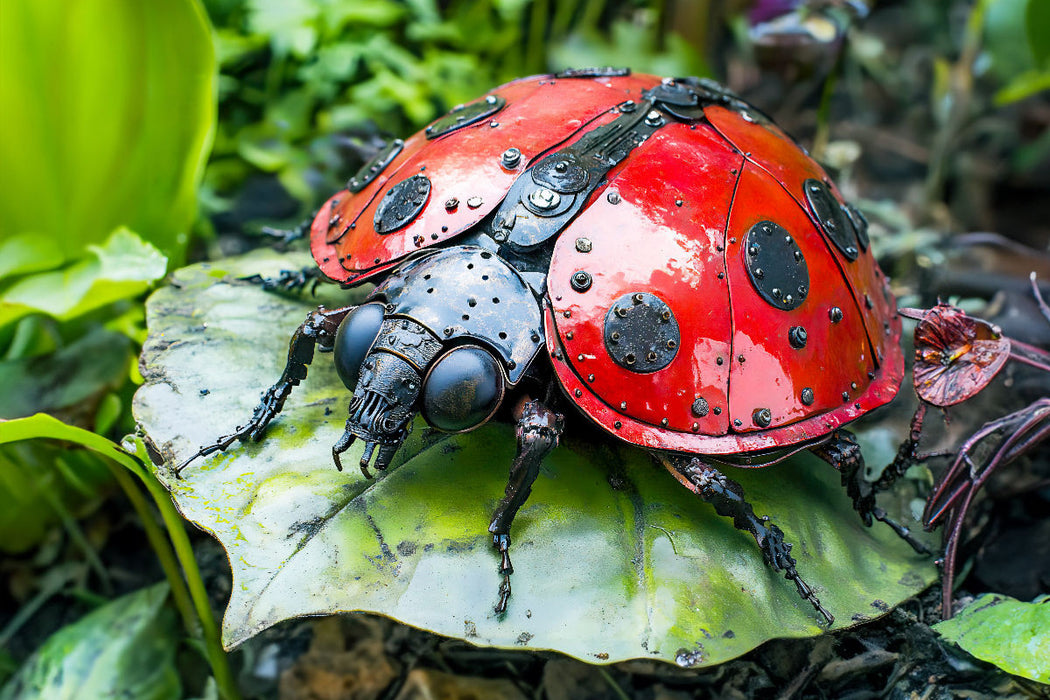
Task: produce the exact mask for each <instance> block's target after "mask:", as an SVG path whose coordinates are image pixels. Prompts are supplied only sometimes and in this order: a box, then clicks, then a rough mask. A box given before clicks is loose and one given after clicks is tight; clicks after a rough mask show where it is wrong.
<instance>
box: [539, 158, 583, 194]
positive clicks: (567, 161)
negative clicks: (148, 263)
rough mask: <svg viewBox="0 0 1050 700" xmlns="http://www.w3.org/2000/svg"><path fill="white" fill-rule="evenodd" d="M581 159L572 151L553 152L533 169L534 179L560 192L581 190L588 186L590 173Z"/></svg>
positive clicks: (570, 192) (569, 192)
mask: <svg viewBox="0 0 1050 700" xmlns="http://www.w3.org/2000/svg"><path fill="white" fill-rule="evenodd" d="M579 160H580V159H579V156H577V154H576V153H574V152H572V151H566V150H562V151H557V152H555V153H552V154H551V155H549V156H547V157H546V158H544V159H543V160H542V161H540V162H539V164H538V165H536V167H534V168H533V169H532V179H533V180H534V181H535V182H536V184H538V185H543V186H545V187H549V188H550V189H552V190H554V191H555V192H558V193H560V194H573V193H575V192H581V191H583V189H584V188H585V187H587V181H588V180H589V179H590V174H589V173H588V172H587V168H586V167H584V165H583V164H582V163H580V162H579Z"/></svg>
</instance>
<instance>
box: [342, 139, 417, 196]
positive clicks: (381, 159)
mask: <svg viewBox="0 0 1050 700" xmlns="http://www.w3.org/2000/svg"><path fill="white" fill-rule="evenodd" d="M404 147H405V142H404V141H402V140H401V139H394V140H392V141H389V142H388V143H387V144H386V145H385V146H383V148H381V149H380V151H379V153H376V154H375V156H373V157H372V159H371V160H369V161H368V162H367V163H365V164H364V165H362V166H361V169H360V170H358V171H357V174H355V175H354V176H353V177H352V178H350V180H349V181H348V182H347V183H346V189H347V190H349V191H350V192H354V193H356V192H360V191H361V190H363V189H364V188H365V187H367V186H368V184H369V183H370V182H372V181H373V180H375V179H376V178H377V177H379V176H380V175H381V174H382V172H383V171H384V170H386V167H387V166H388V165H390V164H391V163H392V162H393V161H394V159H395V158H397V156H398V154H399V153H401V150H402V149H403V148H404Z"/></svg>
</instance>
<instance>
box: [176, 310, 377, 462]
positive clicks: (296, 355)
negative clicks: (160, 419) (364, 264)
mask: <svg viewBox="0 0 1050 700" xmlns="http://www.w3.org/2000/svg"><path fill="white" fill-rule="evenodd" d="M355 308H357V307H355V306H344V307H342V308H340V309H331V310H329V309H326V308H324V307H323V306H318V307H317V309H316V310H314V311H311V312H310V313H309V315H307V317H306V320H305V321H303V323H302V325H301V326H299V327H298V328H297V329H296V330H295V333H294V334H293V335H292V340H291V341H290V342H289V343H288V361H287V362H286V363H285V366H284V372H282V373H281V378H280V379H278V380H277V383H275V384H274V385H273V386H271V387H270V388H269V389H267V390H266V391H264V392H263V394H262V397H261V398H260V401H259V405H258V406H256V407H255V412H254V413H253V414H252V418H251V420H250V421H248V422H247V423H245V424H244V425H242V426H238V427H237V429H236V430H234V431H233V432H232V433H230V434H229V435H224V436H222V437H221V438H219V439H218V440H216V441H215V442H213V443H212V444H210V445H205V446H204V447H201V448H200V449H199V450H197V452H196V454H194V455H193V456H192V457H190V458H189V459H187V460H186V461H184V462H183V463H182V464H180V465H179V466H178V467H176V468H175V476H179V474H180V473H181V472H182V470H183V469H185V468H186V465H188V464H189V463H190V462H192V461H193V460H195V459H197V458H198V457H204V456H206V455H210V454H212V453H213V452H222V451H225V450H226V449H227V448H228V447H229V446H230V445H232V444H233V443H234V442H236V441H237V440H244V439H245V438H251V439H252V440H258V439H259V438H260V437H261V436H262V432H263V430H265V429H266V426H267V425H269V423H270V421H271V420H273V417H274V416H276V415H277V414H278V413H280V412H281V409H282V408H284V402H285V399H287V398H288V395H289V394H291V393H292V387H294V386H298V384H299V382H301V381H302V380H303V379H306V367H307V365H309V364H310V362H312V361H313V359H314V348H315V347H316V346H320V348H321V351H322V352H325V351H329V350H331V349H332V346H333V344H334V343H335V334H336V331H337V330H338V329H339V323H340V322H341V321H342V320H343V318H344V317H345V316H346V315H347V314H348V313H350V312H351V311H352V310H354V309H355Z"/></svg>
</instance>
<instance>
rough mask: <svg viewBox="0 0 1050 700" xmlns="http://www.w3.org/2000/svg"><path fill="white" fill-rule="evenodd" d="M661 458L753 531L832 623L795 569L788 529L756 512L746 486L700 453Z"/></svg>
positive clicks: (773, 561)
mask: <svg viewBox="0 0 1050 700" xmlns="http://www.w3.org/2000/svg"><path fill="white" fill-rule="evenodd" d="M657 458H658V459H659V460H660V461H661V462H662V463H663V464H664V466H665V467H667V469H668V470H669V471H670V472H671V473H672V474H673V475H674V476H675V478H676V479H678V481H680V482H682V485H683V486H685V487H686V488H687V489H689V490H690V491H692V492H693V493H695V494H696V495H697V496H699V497H700V498H702V499H704V500H705V501H707V502H708V503H710V504H711V505H712V506H714V509H715V512H716V513H718V514H719V515H722V516H725V517H729V518H732V519H733V525H734V526H735V527H736V528H737V529H738V530H744V531H746V532H750V533H751V534H752V536H754V538H755V541H756V542H758V546H759V547H760V548H761V549H762V556H763V557H764V558H765V560H766V563H767V564H769V565H770V566H771V567H772V568H773V570H774V571H783V572H784V578H786V579H788V580H789V581H794V582H795V587H796V588H797V589H798V594H799V595H800V596H802V598H804V599H805V600H808V601H809V602H810V603H811V604H812V605H813V607H814V608H815V609H816V610H817V612H819V613H820V614H821V615H823V616H824V619H825V620H827V623H828V625H831V624H832V623H833V622H835V618H834V617H833V616H832V614H831V613H829V612H828V611H827V610H825V609H824V606H823V605H821V604H820V600H819V599H818V598H817V596H816V594H815V593H814V592H813V589H812V588H810V587H809V585H808V584H807V583H806V582H805V581H803V580H802V577H801V576H799V575H798V571H796V570H795V559H794V558H793V557H792V556H791V544H790V543H788V542H785V541H784V533H783V531H781V529H780V528H779V527H777V526H776V525H771V524H770V523H769V517H768V516H763V517H761V518H760V517H758V516H757V515H755V511H754V509H753V508H752V507H751V504H750V503H748V502H747V501H746V500H744V489H743V487H741V486H740V484H738V483H736V482H735V481H733V480H732V479H730V478H728V477H727V476H726V475H725V474H723V473H722V472H720V471H718V470H717V469H715V468H714V467H712V466H710V465H708V464H705V463H703V462H701V461H700V460H699V459H697V458H696V457H693V456H691V455H682V454H663V453H661V454H658V455H657Z"/></svg>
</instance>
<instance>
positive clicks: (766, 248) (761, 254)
mask: <svg viewBox="0 0 1050 700" xmlns="http://www.w3.org/2000/svg"><path fill="white" fill-rule="evenodd" d="M744 250H745V252H746V253H747V258H746V260H747V262H746V266H747V274H748V277H749V278H750V279H751V284H752V285H753V286H754V287H755V291H757V292H758V294H759V296H761V297H762V298H763V299H765V300H766V301H767V302H768V303H769V304H771V305H773V306H775V307H776V308H778V309H781V310H783V311H791V310H792V309H797V308H798V307H799V306H801V305H802V302H803V301H805V299H806V296H807V295H808V294H809V269H808V268H807V266H806V258H805V256H804V255H803V254H802V251H801V250H799V248H798V243H797V242H796V241H795V239H794V238H793V237H792V236H791V234H790V233H788V230H787V229H786V228H784V227H783V226H781V225H780V224H778V223H776V222H773V221H760V222H759V223H757V224H755V225H754V226H752V227H751V229H750V230H749V231H748V232H747V237H746V238H745V239H744Z"/></svg>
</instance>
